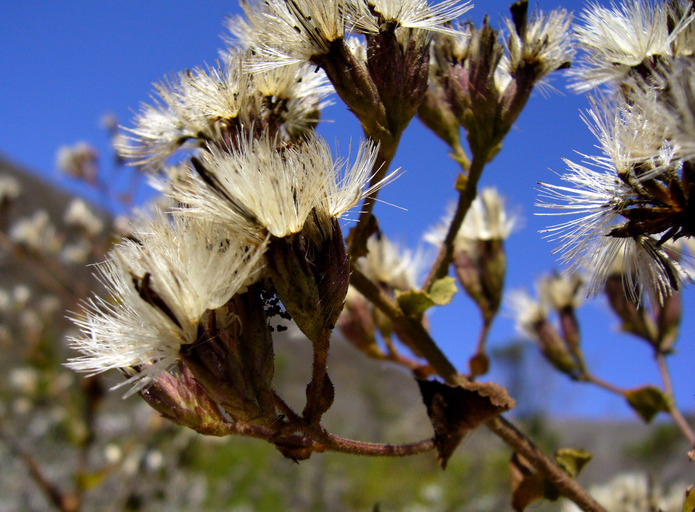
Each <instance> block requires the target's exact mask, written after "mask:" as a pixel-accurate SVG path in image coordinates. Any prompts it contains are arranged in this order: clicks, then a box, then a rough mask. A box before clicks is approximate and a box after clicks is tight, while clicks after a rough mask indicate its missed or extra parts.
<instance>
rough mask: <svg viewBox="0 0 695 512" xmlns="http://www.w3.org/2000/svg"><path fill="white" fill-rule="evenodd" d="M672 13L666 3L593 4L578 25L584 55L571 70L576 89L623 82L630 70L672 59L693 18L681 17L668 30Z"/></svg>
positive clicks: (649, 0)
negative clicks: (665, 58)
mask: <svg viewBox="0 0 695 512" xmlns="http://www.w3.org/2000/svg"><path fill="white" fill-rule="evenodd" d="M670 14H671V11H670V8H669V7H667V5H666V3H665V2H653V1H652V0H630V1H629V2H626V3H624V4H622V5H621V6H620V7H618V6H616V5H615V4H613V3H611V5H610V6H609V7H603V6H601V5H599V4H597V3H595V4H592V5H590V6H589V7H588V8H587V9H586V10H585V11H584V12H583V13H582V14H581V15H580V18H579V20H580V22H581V24H580V25H576V26H575V34H576V39H577V42H578V44H579V47H580V49H582V50H583V53H582V56H581V57H580V60H579V66H578V67H577V68H575V69H574V71H572V74H573V75H574V76H575V79H576V81H575V83H574V85H573V88H574V89H576V90H577V91H587V90H589V89H592V88H594V87H596V86H598V85H601V84H604V83H614V84H615V83H620V82H622V80H623V79H625V78H626V77H627V76H628V74H629V73H630V70H631V69H633V68H637V67H639V66H640V65H642V64H647V65H650V64H651V63H650V62H648V59H654V58H659V57H671V56H673V44H674V42H675V41H676V40H677V38H678V37H679V35H680V34H681V32H683V31H684V30H685V29H686V28H687V27H688V25H689V24H690V23H691V21H692V19H693V18H692V16H690V15H685V16H682V17H680V19H677V20H676V21H677V22H676V23H675V26H673V28H671V29H669V22H670V20H669V15H670ZM681 46H682V45H681ZM681 51H682V52H688V51H687V50H686V49H685V48H681ZM689 51H691V50H689Z"/></svg>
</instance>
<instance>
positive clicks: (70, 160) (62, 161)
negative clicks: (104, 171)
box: [56, 142, 99, 183]
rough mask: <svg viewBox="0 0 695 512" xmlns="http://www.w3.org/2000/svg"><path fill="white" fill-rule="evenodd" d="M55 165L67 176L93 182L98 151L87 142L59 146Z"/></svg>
mask: <svg viewBox="0 0 695 512" xmlns="http://www.w3.org/2000/svg"><path fill="white" fill-rule="evenodd" d="M56 167H57V168H58V170H59V171H61V172H64V173H65V174H67V175H68V176H72V177H73V178H80V179H83V180H85V181H87V182H89V183H93V182H94V181H95V180H96V177H97V173H98V170H99V153H98V152H97V150H96V149H94V148H93V147H92V146H91V145H90V144H89V143H87V142H78V143H76V144H74V145H72V146H61V147H60V148H58V153H57V156H56Z"/></svg>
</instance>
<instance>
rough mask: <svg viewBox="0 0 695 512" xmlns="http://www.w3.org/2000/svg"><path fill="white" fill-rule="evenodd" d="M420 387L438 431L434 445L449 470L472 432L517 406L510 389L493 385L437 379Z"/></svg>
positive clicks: (439, 457) (420, 381) (434, 426)
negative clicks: (455, 453)
mask: <svg viewBox="0 0 695 512" xmlns="http://www.w3.org/2000/svg"><path fill="white" fill-rule="evenodd" d="M418 385H419V386H420V393H421V394H422V400H423V402H424V403H425V406H426V407H427V414H428V416H429V417H430V421H431V422H432V427H433V428H434V444H435V446H436V448H437V458H438V459H439V463H440V465H441V466H442V468H446V464H447V462H448V461H449V458H450V457H451V455H452V454H453V453H454V450H455V449H456V447H457V446H458V445H459V443H460V442H461V440H462V439H463V438H464V437H465V435H466V434H467V433H468V432H470V431H471V430H473V429H474V428H476V427H477V426H478V425H480V424H481V423H485V422H486V421H488V420H491V419H492V418H494V417H495V416H498V415H499V414H502V413H503V412H505V411H508V410H510V409H511V408H513V407H514V400H513V399H512V398H511V397H510V396H509V395H508V394H507V390H506V389H505V388H504V387H502V386H499V385H498V384H495V383H492V382H486V383H482V382H469V383H466V384H465V385H461V386H449V385H448V384H444V383H443V382H439V381H434V380H418Z"/></svg>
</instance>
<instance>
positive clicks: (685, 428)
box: [655, 351, 695, 447]
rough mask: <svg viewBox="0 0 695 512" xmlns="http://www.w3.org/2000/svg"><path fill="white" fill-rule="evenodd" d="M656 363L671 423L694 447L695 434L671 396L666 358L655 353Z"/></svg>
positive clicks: (661, 354) (672, 395) (671, 387)
mask: <svg viewBox="0 0 695 512" xmlns="http://www.w3.org/2000/svg"><path fill="white" fill-rule="evenodd" d="M655 357H656V363H657V365H658V366H659V373H660V374H661V381H662V382H663V385H664V393H665V394H666V396H667V397H668V403H669V411H668V412H669V414H670V415H671V417H672V418H673V422H674V423H675V424H676V426H677V427H678V428H679V429H680V431H681V432H682V433H683V435H684V436H685V438H686V439H687V440H688V443H689V444H690V446H691V447H695V433H693V430H692V429H691V428H690V425H688V422H687V421H686V419H685V417H684V416H683V414H682V413H681V411H680V409H678V407H677V406H676V398H675V396H674V394H673V385H672V384H671V375H670V373H669V371H668V366H666V357H665V355H664V353H663V352H661V351H657V352H656V356H655Z"/></svg>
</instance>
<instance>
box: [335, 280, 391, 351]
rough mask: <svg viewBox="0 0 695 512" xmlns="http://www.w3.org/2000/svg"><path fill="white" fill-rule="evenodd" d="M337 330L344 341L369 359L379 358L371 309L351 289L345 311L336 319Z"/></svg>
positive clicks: (358, 294)
mask: <svg viewBox="0 0 695 512" xmlns="http://www.w3.org/2000/svg"><path fill="white" fill-rule="evenodd" d="M338 329H340V332H341V333H342V334H343V336H344V337H345V339H346V340H347V341H348V342H350V343H351V344H352V345H354V346H355V347H356V348H358V349H359V350H361V351H362V352H365V353H366V354H367V355H369V356H371V357H377V358H378V357H381V356H383V352H382V351H381V349H380V348H379V345H378V344H377V341H376V337H375V332H376V324H375V321H374V314H373V310H372V308H371V307H370V306H369V304H368V303H367V300H366V299H365V298H364V296H363V295H362V294H361V293H359V292H358V291H357V290H355V289H353V288H352V287H351V288H349V289H348V293H347V298H346V301H345V309H344V310H343V314H342V315H340V318H339V319H338Z"/></svg>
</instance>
